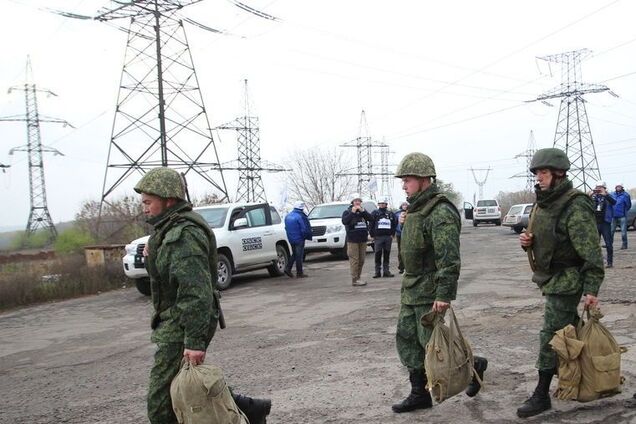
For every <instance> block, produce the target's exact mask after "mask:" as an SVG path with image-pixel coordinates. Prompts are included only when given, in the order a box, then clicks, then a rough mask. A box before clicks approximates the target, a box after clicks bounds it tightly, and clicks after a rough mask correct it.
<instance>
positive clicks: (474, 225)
mask: <svg viewBox="0 0 636 424" xmlns="http://www.w3.org/2000/svg"><path fill="white" fill-rule="evenodd" d="M476 226H477V221H475V220H474V219H473V227H476Z"/></svg>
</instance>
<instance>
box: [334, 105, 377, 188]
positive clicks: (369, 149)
mask: <svg viewBox="0 0 636 424" xmlns="http://www.w3.org/2000/svg"><path fill="white" fill-rule="evenodd" d="M358 134H359V135H358V137H357V138H355V139H354V140H352V141H350V142H348V143H345V144H342V145H341V147H355V148H356V153H357V173H355V174H354V173H352V174H340V175H355V176H357V177H358V185H357V190H358V194H359V195H360V196H365V195H368V197H370V198H373V194H374V192H373V191H372V190H371V189H370V187H369V186H370V182H371V178H372V177H373V176H374V175H376V173H374V172H373V148H375V147H380V146H381V145H382V144H381V143H378V142H377V141H373V139H372V138H371V137H370V136H369V126H368V124H367V116H366V113H365V112H364V110H363V111H362V113H361V114H360V126H359V130H358Z"/></svg>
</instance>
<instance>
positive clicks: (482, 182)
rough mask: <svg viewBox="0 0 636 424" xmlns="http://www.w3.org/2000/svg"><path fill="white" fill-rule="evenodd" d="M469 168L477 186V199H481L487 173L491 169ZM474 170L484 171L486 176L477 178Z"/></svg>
mask: <svg viewBox="0 0 636 424" xmlns="http://www.w3.org/2000/svg"><path fill="white" fill-rule="evenodd" d="M470 170H471V171H472V173H473V179H474V180H475V184H477V186H478V187H479V198H478V199H477V200H482V199H483V198H484V186H485V185H486V180H488V174H489V173H490V171H491V168H490V167H488V168H481V169H473V168H470ZM475 171H486V176H485V177H484V179H483V180H478V179H477V175H476V174H475Z"/></svg>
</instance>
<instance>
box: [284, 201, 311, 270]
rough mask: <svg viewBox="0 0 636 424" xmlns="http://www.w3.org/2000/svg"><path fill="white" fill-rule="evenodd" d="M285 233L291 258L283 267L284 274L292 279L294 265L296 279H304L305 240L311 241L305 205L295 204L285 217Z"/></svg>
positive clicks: (301, 203)
mask: <svg viewBox="0 0 636 424" xmlns="http://www.w3.org/2000/svg"><path fill="white" fill-rule="evenodd" d="M285 232H286V233H287V240H288V241H289V244H290V245H291V248H292V256H291V258H290V259H289V262H288V263H287V266H286V267H285V274H286V275H287V276H288V277H289V278H294V274H292V272H291V270H292V266H293V265H294V263H296V277H297V278H305V277H307V274H305V273H304V272H303V259H304V256H305V240H311V225H310V224H309V218H307V215H306V214H305V203H303V202H296V203H295V204H294V209H293V210H292V211H291V212H290V213H288V214H287V216H286V217H285Z"/></svg>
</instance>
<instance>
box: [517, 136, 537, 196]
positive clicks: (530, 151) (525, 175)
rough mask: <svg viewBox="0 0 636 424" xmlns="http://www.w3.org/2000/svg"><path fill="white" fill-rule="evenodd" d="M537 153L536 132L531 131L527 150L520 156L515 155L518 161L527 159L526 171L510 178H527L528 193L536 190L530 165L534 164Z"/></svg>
mask: <svg viewBox="0 0 636 424" xmlns="http://www.w3.org/2000/svg"><path fill="white" fill-rule="evenodd" d="M536 151H537V146H536V141H535V138H534V131H533V130H530V137H529V138H528V147H526V150H524V151H523V152H521V153H519V154H518V155H515V159H518V158H525V159H526V168H525V171H524V172H519V173H517V174H515V175H513V176H512V177H510V178H525V179H526V187H525V189H526V191H533V190H534V181H535V177H534V174H533V173H532V172H530V163H531V162H532V157H533V156H534V154H535V152H536Z"/></svg>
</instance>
